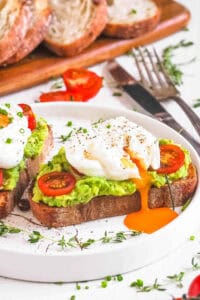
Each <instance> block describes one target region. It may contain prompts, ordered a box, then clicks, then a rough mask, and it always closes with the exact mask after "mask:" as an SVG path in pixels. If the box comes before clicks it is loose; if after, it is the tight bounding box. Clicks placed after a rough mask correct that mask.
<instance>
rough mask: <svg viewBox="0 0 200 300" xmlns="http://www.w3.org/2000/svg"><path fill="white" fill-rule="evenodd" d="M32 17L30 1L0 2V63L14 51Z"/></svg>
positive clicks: (19, 43)
mask: <svg viewBox="0 0 200 300" xmlns="http://www.w3.org/2000/svg"><path fill="white" fill-rule="evenodd" d="M31 17H32V12H31V6H30V1H22V0H3V1H1V2H0V64H1V63H2V62H4V61H6V60H7V59H8V58H9V57H11V56H12V55H13V54H15V53H16V51H17V50H18V48H19V47H20V45H21V43H22V41H23V39H24V36H25V35H26V32H27V30H28V26H29V21H30V18H31Z"/></svg>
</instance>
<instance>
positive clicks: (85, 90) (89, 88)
mask: <svg viewBox="0 0 200 300" xmlns="http://www.w3.org/2000/svg"><path fill="white" fill-rule="evenodd" d="M63 80H64V83H65V86H66V88H67V90H68V91H71V92H72V91H73V92H78V93H80V94H81V95H82V97H83V101H87V100H89V99H90V98H93V97H94V96H96V94H97V93H98V92H99V90H100V88H101V87H102V83H103V78H102V77H100V76H98V75H97V74H96V73H94V72H92V71H89V70H85V69H81V68H80V69H75V68H71V69H68V70H67V71H66V72H65V73H64V74H63Z"/></svg>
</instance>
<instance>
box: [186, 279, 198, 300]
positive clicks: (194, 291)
mask: <svg viewBox="0 0 200 300" xmlns="http://www.w3.org/2000/svg"><path fill="white" fill-rule="evenodd" d="M188 296H189V297H197V296H200V275H198V276H196V277H195V278H194V279H193V280H192V282H191V284H190V286H189V289H188Z"/></svg>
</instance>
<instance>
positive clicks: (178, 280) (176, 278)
mask: <svg viewBox="0 0 200 300" xmlns="http://www.w3.org/2000/svg"><path fill="white" fill-rule="evenodd" d="M184 275H185V273H184V272H180V273H178V274H174V275H169V276H167V278H168V279H170V280H172V281H174V282H176V286H177V287H179V288H182V287H183V283H182V280H183V277H184Z"/></svg>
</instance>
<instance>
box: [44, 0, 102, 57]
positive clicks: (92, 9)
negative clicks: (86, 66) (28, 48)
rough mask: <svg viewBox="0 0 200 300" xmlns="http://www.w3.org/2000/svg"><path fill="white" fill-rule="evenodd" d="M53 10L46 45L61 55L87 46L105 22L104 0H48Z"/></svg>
mask: <svg viewBox="0 0 200 300" xmlns="http://www.w3.org/2000/svg"><path fill="white" fill-rule="evenodd" d="M50 6H51V8H52V11H53V17H52V22H51V25H50V26H49V30H48V34H47V35H46V37H45V44H46V46H47V47H48V48H49V49H50V50H52V51H53V52H55V53H56V54H58V55H61V56H73V55H76V54H78V53H80V52H81V51H82V50H83V49H85V48H86V47H88V46H89V45H90V44H91V43H92V42H93V41H94V40H95V39H96V38H97V36H98V35H99V34H100V33H101V32H102V30H103V29H104V27H105V25H106V22H107V3H106V0H98V1H97V0H73V1H71V0H50Z"/></svg>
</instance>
